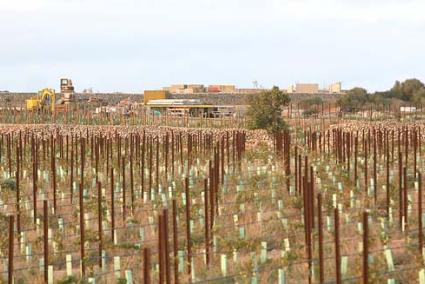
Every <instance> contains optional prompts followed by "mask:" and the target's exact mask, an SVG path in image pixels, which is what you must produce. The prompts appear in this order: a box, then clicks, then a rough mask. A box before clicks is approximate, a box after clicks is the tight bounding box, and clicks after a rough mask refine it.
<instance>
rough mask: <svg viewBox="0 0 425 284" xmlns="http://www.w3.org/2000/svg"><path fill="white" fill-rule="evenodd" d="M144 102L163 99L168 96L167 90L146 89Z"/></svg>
mask: <svg viewBox="0 0 425 284" xmlns="http://www.w3.org/2000/svg"><path fill="white" fill-rule="evenodd" d="M143 95H144V96H143V102H144V103H145V104H147V103H148V102H149V101H151V100H163V99H166V98H167V97H168V91H166V90H145V91H144V94H143Z"/></svg>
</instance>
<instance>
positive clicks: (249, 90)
mask: <svg viewBox="0 0 425 284" xmlns="http://www.w3.org/2000/svg"><path fill="white" fill-rule="evenodd" d="M264 91H267V89H263V88H261V89H260V88H241V89H236V93H238V94H257V93H261V92H264Z"/></svg>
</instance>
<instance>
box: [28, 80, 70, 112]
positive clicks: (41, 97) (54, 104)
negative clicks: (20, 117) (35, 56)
mask: <svg viewBox="0 0 425 284" xmlns="http://www.w3.org/2000/svg"><path fill="white" fill-rule="evenodd" d="M60 86H61V93H60V95H62V96H61V97H60V98H59V99H58V100H57V101H56V93H55V90H54V89H49V88H45V89H42V90H40V91H39V92H38V94H37V95H36V96H34V97H31V98H29V99H28V100H26V101H25V102H26V108H27V110H28V111H43V112H45V111H49V112H51V113H54V112H67V111H69V110H70V109H71V106H72V104H74V103H75V101H76V100H75V93H74V86H73V85H72V81H71V80H70V79H64V78H62V79H61V80H60Z"/></svg>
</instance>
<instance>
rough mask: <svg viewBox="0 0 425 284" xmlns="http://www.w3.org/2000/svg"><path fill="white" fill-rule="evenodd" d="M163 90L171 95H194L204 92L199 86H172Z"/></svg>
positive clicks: (201, 86)
mask: <svg viewBox="0 0 425 284" xmlns="http://www.w3.org/2000/svg"><path fill="white" fill-rule="evenodd" d="M163 89H164V90H166V91H169V92H170V93H172V94H194V93H203V92H205V87H204V85H201V84H174V85H171V86H170V87H165V88H163Z"/></svg>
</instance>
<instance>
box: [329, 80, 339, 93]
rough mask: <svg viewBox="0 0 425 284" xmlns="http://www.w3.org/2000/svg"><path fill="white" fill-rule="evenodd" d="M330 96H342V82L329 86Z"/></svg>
mask: <svg viewBox="0 0 425 284" xmlns="http://www.w3.org/2000/svg"><path fill="white" fill-rule="evenodd" d="M329 93H330V94H340V93H341V82H336V83H333V84H331V85H330V86H329Z"/></svg>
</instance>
